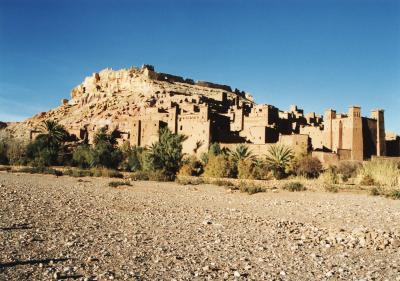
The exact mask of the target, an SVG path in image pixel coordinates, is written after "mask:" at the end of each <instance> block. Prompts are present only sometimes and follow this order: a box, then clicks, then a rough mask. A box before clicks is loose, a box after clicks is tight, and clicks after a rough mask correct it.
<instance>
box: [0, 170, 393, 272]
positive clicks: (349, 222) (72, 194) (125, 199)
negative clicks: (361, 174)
mask: <svg viewBox="0 0 400 281" xmlns="http://www.w3.org/2000/svg"><path fill="white" fill-rule="evenodd" d="M110 181H111V180H110V179H101V178H82V179H76V178H71V177H67V176H63V177H59V178H56V177H55V176H51V175H29V174H11V173H5V172H0V280H54V279H67V280H74V279H75V280H110V279H115V280H223V279H225V280H234V279H237V280H245V279H246V280H247V279H249V280H400V201H395V200H391V199H386V198H382V197H372V196H368V195H366V194H356V193H337V194H332V193H324V192H311V191H306V192H298V193H291V192H285V191H281V190H279V191H277V192H272V191H268V192H266V193H259V194H255V195H251V196H250V195H247V194H242V193H239V192H232V191H227V190H225V189H224V188H222V187H216V186H212V185H199V186H180V185H177V184H175V183H155V182H133V183H132V186H124V187H119V188H112V187H109V186H108V182H110Z"/></svg>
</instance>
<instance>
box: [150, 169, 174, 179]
mask: <svg viewBox="0 0 400 281" xmlns="http://www.w3.org/2000/svg"><path fill="white" fill-rule="evenodd" d="M147 173H148V176H149V180H151V181H172V180H174V179H175V175H171V174H169V173H165V172H164V171H162V170H155V171H148V172H147Z"/></svg>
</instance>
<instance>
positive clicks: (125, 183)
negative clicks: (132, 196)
mask: <svg viewBox="0 0 400 281" xmlns="http://www.w3.org/2000/svg"><path fill="white" fill-rule="evenodd" d="M124 185H126V186H132V184H131V183H130V182H129V181H110V182H109V183H108V186H111V187H118V186H124Z"/></svg>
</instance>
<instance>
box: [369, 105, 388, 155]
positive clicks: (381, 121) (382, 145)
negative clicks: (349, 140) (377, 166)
mask: <svg viewBox="0 0 400 281" xmlns="http://www.w3.org/2000/svg"><path fill="white" fill-rule="evenodd" d="M371 117H372V119H375V120H376V155H377V156H385V155H386V141H385V117H384V111H383V109H375V110H373V111H372V114H371Z"/></svg>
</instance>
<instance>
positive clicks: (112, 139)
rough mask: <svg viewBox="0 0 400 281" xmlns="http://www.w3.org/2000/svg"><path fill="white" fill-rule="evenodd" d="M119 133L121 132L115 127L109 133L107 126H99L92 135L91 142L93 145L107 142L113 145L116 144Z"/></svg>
mask: <svg viewBox="0 0 400 281" xmlns="http://www.w3.org/2000/svg"><path fill="white" fill-rule="evenodd" d="M120 134H121V133H120V132H119V131H118V130H117V129H115V130H113V131H111V132H110V133H109V132H108V130H107V127H101V128H100V129H99V130H98V131H97V132H96V134H95V135H94V138H93V143H94V144H95V145H98V144H109V145H112V146H114V145H115V144H117V139H118V138H119V137H120Z"/></svg>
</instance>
